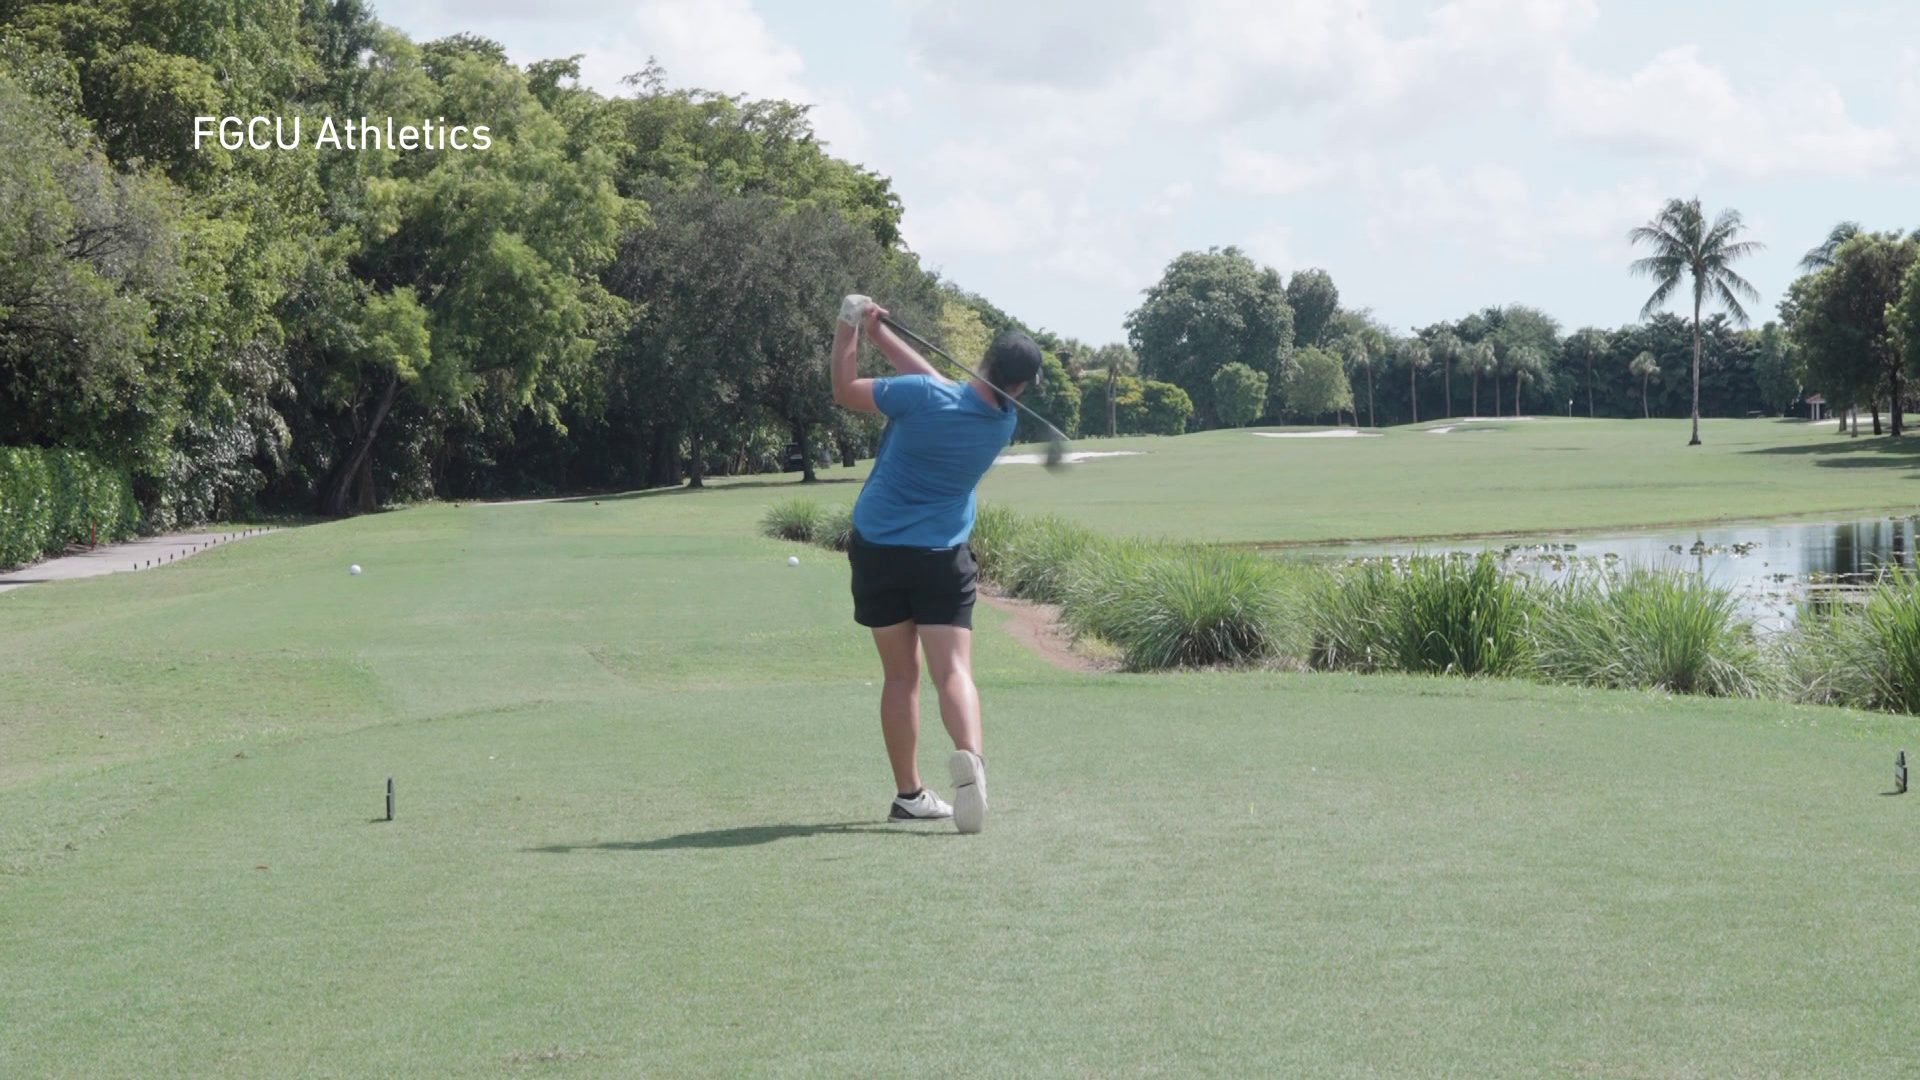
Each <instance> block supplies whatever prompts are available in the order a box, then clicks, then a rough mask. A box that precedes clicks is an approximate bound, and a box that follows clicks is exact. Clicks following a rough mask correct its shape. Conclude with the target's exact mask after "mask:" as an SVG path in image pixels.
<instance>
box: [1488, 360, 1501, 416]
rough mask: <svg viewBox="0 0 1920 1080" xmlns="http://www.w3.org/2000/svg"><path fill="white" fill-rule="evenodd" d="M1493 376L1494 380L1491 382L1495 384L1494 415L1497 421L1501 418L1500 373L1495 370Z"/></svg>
mask: <svg viewBox="0 0 1920 1080" xmlns="http://www.w3.org/2000/svg"><path fill="white" fill-rule="evenodd" d="M1492 374H1493V378H1492V379H1491V380H1489V381H1490V382H1492V383H1493V415H1494V418H1495V419H1496V420H1497V419H1499V417H1500V372H1499V370H1498V369H1495V370H1494V371H1493V373H1492Z"/></svg>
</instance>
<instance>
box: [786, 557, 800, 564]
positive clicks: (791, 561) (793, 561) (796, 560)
mask: <svg viewBox="0 0 1920 1080" xmlns="http://www.w3.org/2000/svg"><path fill="white" fill-rule="evenodd" d="M787 565H788V566H799V565H800V556H798V555H789V556H787Z"/></svg>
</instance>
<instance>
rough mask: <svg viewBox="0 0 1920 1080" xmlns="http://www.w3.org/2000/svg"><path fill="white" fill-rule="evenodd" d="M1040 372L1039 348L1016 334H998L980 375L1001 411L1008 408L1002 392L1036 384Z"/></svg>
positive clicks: (988, 347)
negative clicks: (1009, 387) (1023, 385)
mask: <svg viewBox="0 0 1920 1080" xmlns="http://www.w3.org/2000/svg"><path fill="white" fill-rule="evenodd" d="M1041 371H1042V368H1041V366H1040V346H1038V345H1035V344H1034V343H1033V339H1032V338H1030V337H1028V336H1027V335H1025V334H1022V333H1020V332H1019V331H1017V330H1002V331H1000V333H998V334H996V335H994V339H993V344H991V345H989V346H987V361H986V365H985V370H984V371H983V372H982V374H984V375H985V376H986V377H987V382H989V383H991V384H992V385H993V388H994V398H995V403H996V404H998V405H999V406H1000V407H1001V408H1003V409H1004V408H1006V407H1007V396H1006V394H1004V393H1002V392H1001V388H1002V387H1007V386H1016V385H1018V384H1020V383H1034V384H1038V383H1039V382H1040V373H1041Z"/></svg>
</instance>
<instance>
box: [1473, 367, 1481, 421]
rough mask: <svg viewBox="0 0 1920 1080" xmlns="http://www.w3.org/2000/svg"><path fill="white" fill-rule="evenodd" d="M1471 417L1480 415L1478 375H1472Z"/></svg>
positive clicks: (1477, 373)
mask: <svg viewBox="0 0 1920 1080" xmlns="http://www.w3.org/2000/svg"><path fill="white" fill-rule="evenodd" d="M1473 415H1475V416H1479V415H1480V373H1479V372H1478V371H1475V372H1474V373H1473Z"/></svg>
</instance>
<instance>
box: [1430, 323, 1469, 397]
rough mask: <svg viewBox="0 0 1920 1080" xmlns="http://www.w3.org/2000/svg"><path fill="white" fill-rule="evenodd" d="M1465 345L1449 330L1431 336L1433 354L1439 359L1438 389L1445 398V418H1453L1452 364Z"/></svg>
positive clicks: (1462, 354)
mask: <svg viewBox="0 0 1920 1080" xmlns="http://www.w3.org/2000/svg"><path fill="white" fill-rule="evenodd" d="M1465 349H1466V345H1465V343H1463V342H1462V341H1461V340H1460V338H1459V337H1458V336H1456V335H1455V334H1454V332H1453V331H1451V330H1441V331H1439V332H1438V333H1436V334H1434V337H1433V355H1434V356H1435V357H1436V358H1438V359H1439V361H1440V389H1441V393H1443V394H1445V395H1446V399H1447V418H1448V419H1452V418H1453V365H1454V364H1456V363H1458V362H1460V361H1461V360H1462V359H1463V358H1464V356H1465Z"/></svg>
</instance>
